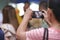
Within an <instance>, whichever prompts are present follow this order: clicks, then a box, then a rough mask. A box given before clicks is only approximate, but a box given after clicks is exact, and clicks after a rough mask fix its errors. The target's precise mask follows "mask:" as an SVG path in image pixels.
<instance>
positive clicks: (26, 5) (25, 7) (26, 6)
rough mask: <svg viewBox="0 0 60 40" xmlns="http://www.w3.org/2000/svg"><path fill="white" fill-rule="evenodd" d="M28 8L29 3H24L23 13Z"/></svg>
mask: <svg viewBox="0 0 60 40" xmlns="http://www.w3.org/2000/svg"><path fill="white" fill-rule="evenodd" d="M29 6H30V3H29V2H25V5H24V11H26V9H27V8H29Z"/></svg>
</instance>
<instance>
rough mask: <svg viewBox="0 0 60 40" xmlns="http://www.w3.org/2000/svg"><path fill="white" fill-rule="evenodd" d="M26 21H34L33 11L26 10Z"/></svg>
mask: <svg viewBox="0 0 60 40" xmlns="http://www.w3.org/2000/svg"><path fill="white" fill-rule="evenodd" d="M24 19H28V20H30V19H32V10H31V9H29V8H28V9H26V12H25V15H24Z"/></svg>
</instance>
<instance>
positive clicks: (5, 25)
mask: <svg viewBox="0 0 60 40" xmlns="http://www.w3.org/2000/svg"><path fill="white" fill-rule="evenodd" d="M1 29H3V30H4V29H5V30H8V31H10V32H12V33H15V28H14V27H13V25H11V24H2V25H1Z"/></svg>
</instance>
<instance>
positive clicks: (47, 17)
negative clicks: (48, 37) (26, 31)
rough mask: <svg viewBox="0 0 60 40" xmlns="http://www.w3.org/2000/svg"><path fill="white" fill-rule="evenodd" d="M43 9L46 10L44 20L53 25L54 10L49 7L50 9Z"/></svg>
mask: <svg viewBox="0 0 60 40" xmlns="http://www.w3.org/2000/svg"><path fill="white" fill-rule="evenodd" d="M42 11H44V14H43V15H44V20H45V21H46V22H47V23H48V24H49V25H50V26H51V25H52V20H53V19H54V15H53V12H52V10H50V9H49V8H48V10H47V11H45V10H42Z"/></svg>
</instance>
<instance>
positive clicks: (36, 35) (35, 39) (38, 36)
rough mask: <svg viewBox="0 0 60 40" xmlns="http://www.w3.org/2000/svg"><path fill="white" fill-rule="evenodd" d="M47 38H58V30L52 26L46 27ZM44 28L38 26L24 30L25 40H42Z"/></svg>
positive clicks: (59, 39)
mask: <svg viewBox="0 0 60 40" xmlns="http://www.w3.org/2000/svg"><path fill="white" fill-rule="evenodd" d="M48 30H49V39H48V40H60V30H58V31H57V30H55V29H54V28H48ZM43 33H44V28H39V29H35V30H31V31H28V32H26V40H42V39H43Z"/></svg>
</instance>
